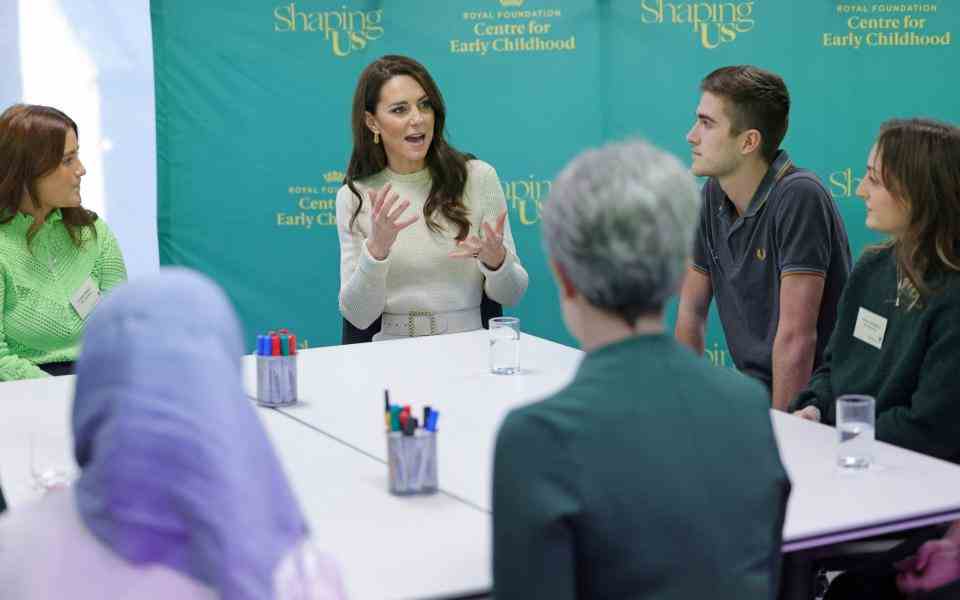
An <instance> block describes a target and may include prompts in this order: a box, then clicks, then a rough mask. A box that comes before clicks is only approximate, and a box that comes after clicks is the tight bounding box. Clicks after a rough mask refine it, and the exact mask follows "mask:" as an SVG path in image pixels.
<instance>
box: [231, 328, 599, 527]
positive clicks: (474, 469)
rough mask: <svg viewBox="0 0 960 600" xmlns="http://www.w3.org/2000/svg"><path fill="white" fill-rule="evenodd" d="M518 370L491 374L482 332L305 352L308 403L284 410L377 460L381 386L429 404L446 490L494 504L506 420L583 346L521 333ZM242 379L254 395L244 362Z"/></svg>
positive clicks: (407, 400) (569, 368) (552, 382)
mask: <svg viewBox="0 0 960 600" xmlns="http://www.w3.org/2000/svg"><path fill="white" fill-rule="evenodd" d="M520 341H521V349H520V361H521V369H522V372H521V374H520V375H513V376H510V375H491V374H490V372H489V369H488V367H487V356H488V337H487V332H486V331H479V332H470V333H458V334H453V335H444V336H433V337H431V338H419V339H410V340H394V341H389V342H377V343H373V344H355V345H351V346H335V347H328V348H319V349H316V350H309V351H306V352H302V353H301V354H300V359H299V368H298V372H299V375H298V377H299V382H298V383H299V396H300V398H301V400H302V402H301V403H300V404H298V405H296V406H293V407H291V408H285V409H282V412H284V413H286V414H289V415H291V416H293V417H295V418H297V419H300V420H302V421H304V422H306V423H309V424H310V425H312V426H314V427H316V428H317V429H319V430H322V431H324V432H326V433H328V434H330V435H331V436H333V437H335V438H337V439H339V440H341V441H343V442H344V443H347V444H349V445H352V446H354V447H356V448H358V449H360V450H362V451H363V452H366V453H367V454H370V455H372V456H374V457H376V458H378V459H379V460H383V461H385V460H386V444H385V442H384V420H383V391H384V389H389V390H390V397H391V402H393V403H395V404H410V405H411V407H412V408H413V410H414V412H415V416H417V417H418V418H419V417H420V415H422V409H423V406H425V405H430V406H431V408H433V409H436V410H438V411H439V412H440V418H439V422H438V429H439V434H438V437H437V444H438V446H437V459H438V463H439V465H438V466H439V481H440V486H441V488H442V489H444V490H446V491H447V492H449V493H451V494H454V495H456V496H458V497H460V498H462V499H464V500H465V501H467V502H469V503H471V504H473V505H475V506H477V507H480V508H482V509H483V510H486V511H489V510H490V504H491V503H490V490H491V485H492V475H493V473H492V458H493V447H494V443H495V441H496V431H497V428H498V427H499V424H500V421H501V420H503V417H504V416H506V413H507V411H509V410H510V409H511V408H513V407H514V406H517V405H519V404H522V403H523V402H529V401H533V400H537V399H540V398H543V397H545V396H547V395H549V394H550V393H552V392H554V391H556V390H558V389H559V388H560V387H562V386H563V385H564V384H565V383H567V381H569V379H570V377H572V376H573V373H574V370H575V368H576V365H577V364H579V362H580V358H581V356H582V353H581V352H580V351H579V350H575V349H573V348H569V347H567V346H563V345H561V344H556V343H554V342H550V341H547V340H544V339H542V338H538V337H534V336H523V335H521V338H520ZM246 366H247V369H245V370H246V375H247V377H246V384H247V390H248V393H250V394H251V395H255V390H256V386H255V381H256V379H255V372H254V369H253V368H252V367H253V363H252V361H250V360H248V362H247V365H246Z"/></svg>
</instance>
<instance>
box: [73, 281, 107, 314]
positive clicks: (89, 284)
mask: <svg viewBox="0 0 960 600" xmlns="http://www.w3.org/2000/svg"><path fill="white" fill-rule="evenodd" d="M99 302H100V290H99V289H98V288H97V284H95V283H94V282H93V279H91V278H89V277H87V280H86V281H84V282H83V285H81V286H80V287H79V288H78V289H77V291H75V292H74V293H73V296H71V297H70V304H72V305H73V310H75V311H77V314H78V315H80V318H81V319H86V318H87V315H89V314H90V311H92V310H93V307H95V306H96V305H97V303H99Z"/></svg>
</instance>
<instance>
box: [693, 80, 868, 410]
mask: <svg viewBox="0 0 960 600" xmlns="http://www.w3.org/2000/svg"><path fill="white" fill-rule="evenodd" d="M700 89H701V91H702V95H701V97H700V104H699V106H697V119H696V122H695V123H694V125H693V128H692V129H691V130H690V132H689V133H688V134H687V142H689V143H690V146H691V150H692V153H693V167H692V171H693V174H694V175H698V176H705V177H709V179H708V180H707V183H706V184H705V185H704V187H703V190H702V198H703V207H702V209H701V214H700V222H699V225H698V228H697V234H696V237H695V240H694V250H693V260H692V264H691V266H690V268H689V269H688V272H687V275H686V278H685V280H684V283H683V288H682V291H681V294H680V307H679V311H678V314H677V325H676V331H675V335H676V337H677V339H678V340H679V341H680V342H682V343H684V344H686V345H687V346H689V347H690V348H692V349H693V350H694V351H696V352H698V353H700V354H703V346H704V325H705V323H706V320H707V312H708V309H709V307H710V302H711V300H712V299H713V298H714V297H715V298H716V299H717V309H718V312H719V313H720V321H721V322H722V324H723V330H724V334H725V336H726V339H727V345H728V347H729V349H730V354H731V356H732V357H733V361H734V364H735V365H736V366H737V368H738V369H739V370H740V371H742V372H743V373H745V374H747V375H750V376H752V377H755V378H757V379H759V380H761V381H762V382H763V383H765V384H766V385H767V387H768V388H769V389H770V392H771V395H772V397H773V407H774V408H777V409H780V410H785V409H786V407H787V405H788V404H789V402H790V401H791V400H792V399H793V398H794V397H795V396H796V395H797V393H798V392H799V391H800V390H801V389H802V388H803V386H804V385H806V383H807V381H808V380H809V379H810V374H811V373H812V371H813V370H814V369H815V368H816V367H817V365H819V364H820V362H821V360H822V359H823V350H824V347H825V346H826V344H827V340H828V339H829V337H830V334H831V332H832V331H833V326H834V322H835V320H836V309H837V302H838V301H839V299H840V292H841V291H842V290H843V286H844V284H845V283H846V281H847V275H848V274H849V272H850V262H851V261H850V244H849V242H848V241H847V234H846V231H845V229H844V227H843V222H842V221H841V219H840V215H839V213H838V212H837V208H836V206H835V204H834V202H833V199H832V198H831V196H830V194H829V193H828V192H827V190H826V189H825V188H824V186H823V184H822V183H821V182H820V180H819V179H818V178H817V176H816V175H814V174H813V173H812V172H810V171H807V170H804V169H799V168H797V167H795V166H794V165H793V162H792V161H791V160H790V157H789V156H787V153H786V152H785V151H783V150H780V149H779V147H780V142H781V141H782V140H783V137H784V135H786V133H787V121H788V114H789V112H790V96H789V94H788V92H787V87H786V85H785V84H784V83H783V80H782V79H781V78H780V77H779V76H777V75H776V74H774V73H770V72H769V71H764V70H763V69H759V68H757V67H752V66H733V67H723V68H720V69H717V70H716V71H714V72H712V73H710V74H709V75H707V76H706V78H704V80H703V81H702V82H701V84H700Z"/></svg>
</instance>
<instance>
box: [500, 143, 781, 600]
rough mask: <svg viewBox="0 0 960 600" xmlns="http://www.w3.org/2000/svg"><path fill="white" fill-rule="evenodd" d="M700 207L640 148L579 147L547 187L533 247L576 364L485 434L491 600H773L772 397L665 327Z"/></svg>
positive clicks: (669, 169) (684, 178)
mask: <svg viewBox="0 0 960 600" xmlns="http://www.w3.org/2000/svg"><path fill="white" fill-rule="evenodd" d="M697 198H698V191H697V187H696V185H695V183H694V181H693V178H692V176H691V175H690V174H689V172H687V170H686V169H684V167H683V165H681V163H680V161H679V160H677V159H676V158H675V157H673V156H671V155H669V154H667V153H666V152H663V151H661V150H658V149H657V148H655V147H653V146H651V145H650V144H648V143H646V142H642V141H634V142H625V143H618V144H612V145H609V146H606V147H604V148H601V149H599V150H588V151H586V152H584V153H583V154H581V155H580V156H578V157H577V158H576V159H574V160H573V162H571V163H570V164H569V165H567V166H566V167H565V168H564V169H563V171H562V172H561V173H560V174H559V175H558V176H557V178H556V179H555V181H554V183H553V187H552V190H551V193H550V197H549V199H548V201H547V202H546V204H545V206H544V209H543V212H542V215H541V218H542V224H543V225H542V226H543V238H544V239H545V240H546V249H547V253H548V254H549V259H550V264H551V267H552V268H553V272H554V276H555V279H556V283H557V287H558V289H559V296H560V304H561V306H562V309H563V316H564V320H565V322H566V325H567V327H568V329H569V330H570V332H571V333H572V334H573V336H574V337H576V338H577V339H578V341H579V342H580V344H581V346H582V348H583V349H584V350H585V351H586V356H585V357H584V359H583V361H582V362H581V363H580V366H579V368H578V369H577V372H576V374H575V376H574V378H573V381H572V382H571V383H569V384H568V385H567V386H566V387H565V388H563V389H562V390H560V391H559V392H557V393H556V394H554V395H553V396H551V397H549V398H547V399H545V400H543V401H541V402H537V403H534V404H531V405H527V406H524V407H521V408H518V409H515V410H513V411H512V412H510V413H509V414H508V415H507V417H506V419H505V420H504V421H503V424H502V425H501V427H500V431H499V433H498V435H497V444H496V453H495V458H494V489H493V575H494V595H495V596H496V598H497V599H498V600H504V599H512V598H523V599H524V600H529V599H531V598H549V599H550V600H558V599H559V600H562V599H564V598H641V597H654V596H655V597H658V598H717V597H722V598H774V597H775V595H776V593H777V578H778V573H779V565H780V544H781V531H782V527H783V519H784V514H785V511H786V502H787V497H788V495H789V493H790V482H789V480H788V479H787V475H786V472H785V471H784V468H783V465H782V464H781V462H780V458H779V453H778V452H777V447H776V442H775V440H774V436H773V430H772V427H771V424H770V417H769V414H768V409H769V401H768V399H767V395H766V391H765V390H764V388H763V386H762V385H760V384H759V383H757V382H756V381H754V380H752V379H750V378H747V377H743V376H742V375H739V374H737V373H735V372H733V371H729V370H727V369H716V368H713V367H711V366H710V365H709V364H708V363H706V362H705V361H703V360H702V359H700V358H699V357H698V356H697V355H696V354H695V353H693V352H692V351H690V350H689V349H688V348H686V347H684V346H682V345H681V344H680V343H678V342H677V341H675V340H674V339H673V337H672V336H671V335H669V334H667V333H666V332H665V328H664V320H663V311H664V305H665V304H666V302H667V301H668V299H669V298H670V296H671V295H673V294H674V293H675V291H676V289H677V287H678V286H679V282H680V279H681V277H682V276H683V273H684V270H685V269H686V265H687V262H688V257H689V250H690V248H691V238H692V235H693V232H694V227H695V225H696V221H697V216H698V215H697V212H698V201H697ZM744 464H750V468H749V469H744V468H743V465H744Z"/></svg>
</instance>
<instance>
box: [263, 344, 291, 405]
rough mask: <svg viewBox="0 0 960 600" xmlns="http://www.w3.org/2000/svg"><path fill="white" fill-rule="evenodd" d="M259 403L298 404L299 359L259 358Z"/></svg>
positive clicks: (285, 357)
mask: <svg viewBox="0 0 960 600" xmlns="http://www.w3.org/2000/svg"><path fill="white" fill-rule="evenodd" d="M257 402H258V403H259V404H262V405H263V406H289V405H291V404H296V402H297V357H296V355H293V356H258V357H257Z"/></svg>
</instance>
